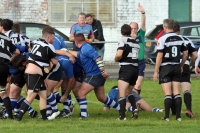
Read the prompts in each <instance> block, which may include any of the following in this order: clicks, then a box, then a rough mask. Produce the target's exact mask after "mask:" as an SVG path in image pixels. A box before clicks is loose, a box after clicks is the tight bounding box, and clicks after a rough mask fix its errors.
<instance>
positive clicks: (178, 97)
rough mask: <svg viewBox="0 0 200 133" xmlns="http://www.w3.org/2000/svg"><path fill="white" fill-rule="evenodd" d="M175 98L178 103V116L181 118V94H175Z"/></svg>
mask: <svg viewBox="0 0 200 133" xmlns="http://www.w3.org/2000/svg"><path fill="white" fill-rule="evenodd" d="M174 100H175V104H176V118H181V106H182V99H181V95H180V94H177V95H175V96H174Z"/></svg>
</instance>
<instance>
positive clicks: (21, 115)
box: [18, 100, 30, 120]
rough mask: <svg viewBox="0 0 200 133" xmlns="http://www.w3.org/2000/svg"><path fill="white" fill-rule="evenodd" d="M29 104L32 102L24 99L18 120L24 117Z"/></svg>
mask: <svg viewBox="0 0 200 133" xmlns="http://www.w3.org/2000/svg"><path fill="white" fill-rule="evenodd" d="M29 106H30V103H29V102H28V101H27V100H24V101H23V103H22V105H21V107H20V110H19V115H18V120H21V119H22V117H23V115H24V114H25V113H26V111H27V110H28V108H29Z"/></svg>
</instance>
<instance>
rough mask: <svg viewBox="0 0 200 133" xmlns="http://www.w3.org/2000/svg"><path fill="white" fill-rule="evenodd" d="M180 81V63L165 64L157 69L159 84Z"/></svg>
mask: <svg viewBox="0 0 200 133" xmlns="http://www.w3.org/2000/svg"><path fill="white" fill-rule="evenodd" d="M172 81H175V82H180V81H181V69H180V64H177V65H165V66H161V67H160V69H159V84H162V83H168V82H172Z"/></svg>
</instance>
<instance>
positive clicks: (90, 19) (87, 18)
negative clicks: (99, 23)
mask: <svg viewBox="0 0 200 133" xmlns="http://www.w3.org/2000/svg"><path fill="white" fill-rule="evenodd" d="M85 21H86V23H87V24H89V25H92V23H93V16H92V14H86V15H85Z"/></svg>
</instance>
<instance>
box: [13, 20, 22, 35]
mask: <svg viewBox="0 0 200 133" xmlns="http://www.w3.org/2000/svg"><path fill="white" fill-rule="evenodd" d="M12 30H13V31H14V32H16V33H20V25H19V23H18V22H14V23H13V26H12Z"/></svg>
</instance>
